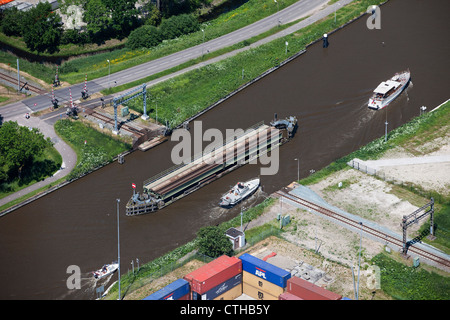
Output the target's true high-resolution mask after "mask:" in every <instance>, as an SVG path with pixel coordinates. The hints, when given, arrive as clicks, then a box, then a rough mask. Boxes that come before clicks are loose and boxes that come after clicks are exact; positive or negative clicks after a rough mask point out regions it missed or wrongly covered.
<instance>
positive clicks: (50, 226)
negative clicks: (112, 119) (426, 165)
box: [0, 0, 450, 299]
mask: <svg viewBox="0 0 450 320" xmlns="http://www.w3.org/2000/svg"><path fill="white" fill-rule="evenodd" d="M449 10H450V2H448V1H446V0H430V1H421V0H408V1H407V0H391V1H389V2H388V3H387V4H386V5H384V6H382V8H381V29H380V30H369V29H368V28H367V26H366V18H365V17H363V18H362V19H359V20H358V21H356V22H354V23H352V24H350V25H348V26H347V27H345V28H344V29H341V30H340V31H338V32H336V33H334V34H332V35H331V36H330V46H329V47H328V48H327V49H323V48H322V44H321V42H318V43H316V44H315V45H313V46H311V47H310V48H309V49H308V51H307V52H306V53H305V54H303V55H301V56H300V57H298V58H297V59H295V60H293V61H292V62H290V63H288V64H287V65H286V66H284V67H282V68H280V69H279V70H277V71H275V72H273V73H272V74H270V75H269V76H267V77H265V78H263V79H262V80H260V81H258V82H256V83H254V84H253V85H251V86H249V87H248V88H246V89H245V90H243V91H242V92H240V93H238V94H236V95H235V96H233V97H232V98H230V99H229V100H227V101H225V102H224V103H222V104H221V105H219V106H218V107H216V108H215V109H213V110H212V111H210V112H207V113H206V114H204V115H202V116H201V117H200V118H199V119H198V120H201V121H203V130H206V129H208V128H219V129H221V130H223V131H224V130H225V129H227V128H243V129H245V128H247V127H249V126H251V125H253V124H255V123H257V122H259V121H261V120H264V122H265V123H269V121H270V120H271V119H272V118H273V115H274V113H277V114H278V116H279V117H280V118H284V117H286V116H289V115H295V116H297V118H298V119H299V130H298V131H297V134H296V136H295V138H294V139H293V140H292V141H290V142H289V143H288V144H285V145H283V146H282V147H281V148H280V169H279V172H278V174H277V175H273V176H261V180H262V185H263V192H259V193H258V194H256V195H255V196H253V197H252V198H251V199H249V201H247V202H245V203H244V205H245V206H250V205H253V204H256V203H259V202H261V201H262V200H263V199H264V197H265V196H267V195H268V194H270V193H271V192H273V191H275V190H277V189H279V188H281V187H283V186H285V185H287V184H289V183H290V182H292V181H293V180H296V178H297V161H295V160H294V159H295V158H299V159H300V176H301V177H304V176H306V175H308V174H309V171H310V170H312V169H313V170H319V169H321V168H322V167H324V166H326V165H327V164H329V163H330V162H332V161H333V160H335V159H338V158H340V157H342V156H344V155H346V154H348V153H350V152H352V151H354V150H356V149H358V148H359V147H360V146H362V145H365V144H367V143H368V142H370V141H371V140H373V139H375V138H378V137H380V136H383V135H384V129H385V124H384V123H385V121H386V119H387V121H388V123H389V124H388V130H392V129H393V128H396V127H398V126H400V125H401V124H403V123H405V122H407V121H409V120H410V119H412V118H413V117H415V116H417V115H418V114H419V111H420V109H419V108H420V107H421V106H423V105H425V106H427V108H428V110H431V109H432V108H433V107H434V106H436V105H438V104H440V103H442V102H443V101H445V100H447V99H448V88H449V83H450V76H449V73H448V71H449V69H450V68H449V59H448V53H449V52H450V45H449V42H448V41H445V39H446V38H447V32H448V30H449V28H448V27H449V23H448V12H449ZM407 68H409V69H410V71H411V74H412V83H411V84H410V86H409V87H408V89H407V90H406V92H404V93H403V94H402V95H401V96H400V97H399V98H398V99H397V100H395V102H393V103H392V104H391V105H390V106H389V107H388V108H387V109H386V110H382V111H373V110H369V109H368V108H367V101H368V98H369V96H370V94H371V92H372V90H373V89H374V88H375V87H376V86H377V85H378V84H379V82H381V81H382V80H385V79H387V78H389V77H391V76H392V75H393V74H394V73H395V72H397V71H401V70H404V69H407ZM174 145H175V144H174V143H172V142H166V143H164V144H162V145H160V146H158V147H156V148H154V149H152V150H149V151H147V152H140V151H137V152H134V153H133V154H131V155H129V156H127V157H126V158H125V164H123V165H120V164H118V163H113V164H110V165H108V166H106V167H104V168H102V169H101V170H98V171H96V172H94V173H92V174H90V175H88V176H86V177H84V178H82V179H79V180H78V181H76V182H74V183H72V184H70V185H68V186H67V187H64V188H62V189H60V190H58V191H56V192H53V193H51V194H49V195H47V196H45V197H43V198H41V199H39V200H37V201H34V202H32V203H30V204H29V205H27V206H24V207H22V208H20V209H18V210H16V211H14V212H12V213H10V214H8V215H6V216H4V217H2V218H1V219H0V256H1V267H0V283H1V289H0V299H94V298H95V288H96V284H95V282H94V281H93V280H92V277H91V275H90V272H91V271H93V270H95V269H97V268H99V267H101V266H102V264H104V263H109V262H111V261H113V260H115V259H117V217H116V199H117V198H119V199H121V202H120V213H121V214H120V240H121V241H120V244H121V262H122V264H121V266H122V267H121V268H122V273H126V272H127V270H128V269H129V270H131V268H132V266H131V261H132V260H134V263H135V266H136V260H135V259H136V258H138V259H139V260H140V262H141V263H144V262H148V261H150V260H152V259H154V258H156V257H158V256H160V255H162V254H164V253H166V252H168V251H170V250H172V249H174V248H176V247H177V246H179V245H182V244H184V243H186V242H188V241H190V240H192V239H193V238H194V237H195V234H196V232H197V231H198V229H199V228H201V227H203V226H207V225H216V224H218V223H220V222H222V221H225V220H228V219H229V218H231V217H234V216H236V215H237V214H238V213H239V208H233V209H231V210H225V209H220V208H218V207H217V203H218V200H219V198H220V195H221V194H222V193H224V192H225V191H227V190H228V189H229V187H230V186H231V185H233V184H235V183H236V182H237V181H238V180H245V179H250V178H252V177H255V176H258V175H259V169H260V167H259V165H246V166H244V167H242V168H240V169H238V170H235V171H234V172H232V173H230V174H228V175H226V176H225V177H223V178H221V179H219V180H217V181H215V182H213V183H212V184H210V185H208V186H206V187H204V188H202V189H200V190H199V191H197V192H195V193H193V194H191V195H189V196H187V197H185V198H183V199H182V200H180V201H177V202H175V203H174V204H171V205H170V206H168V207H167V208H164V209H163V210H161V211H159V212H157V213H154V214H148V215H143V216H138V217H126V216H125V214H124V211H125V203H126V202H127V200H128V199H129V197H130V195H131V193H132V189H131V183H132V182H134V183H136V184H137V185H138V187H139V186H142V182H143V181H144V180H146V179H147V178H149V177H151V176H153V175H154V174H157V173H159V172H160V171H162V170H165V169H167V168H168V167H170V163H171V160H170V153H171V150H172V147H173V146H174ZM70 265H77V266H79V267H80V269H81V272H82V281H81V284H82V289H80V290H72V291H70V290H68V289H67V287H66V280H67V278H68V276H69V274H68V273H67V272H66V271H67V268H68V267H69V266H70ZM116 279H117V275H114V276H113V277H112V278H111V279H110V281H109V283H107V284H105V286H108V285H110V284H111V283H112V282H113V281H115V280H116ZM97 285H98V284H97Z"/></svg>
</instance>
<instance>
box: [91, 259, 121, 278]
mask: <svg viewBox="0 0 450 320" xmlns="http://www.w3.org/2000/svg"><path fill="white" fill-rule="evenodd" d="M118 268H119V264H118V263H117V262H113V263H110V264H105V265H104V266H103V267H101V268H100V269H98V270H97V271H94V272H93V274H94V278H95V279H101V278H103V277H106V276H108V275H110V274H111V273H114V272H115V271H116V270H117V269H118Z"/></svg>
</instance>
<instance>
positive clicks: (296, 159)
mask: <svg viewBox="0 0 450 320" xmlns="http://www.w3.org/2000/svg"><path fill="white" fill-rule="evenodd" d="M294 160H295V161H297V181H299V180H300V158H295V159H294Z"/></svg>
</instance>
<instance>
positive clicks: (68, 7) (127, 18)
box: [0, 0, 211, 53]
mask: <svg viewBox="0 0 450 320" xmlns="http://www.w3.org/2000/svg"><path fill="white" fill-rule="evenodd" d="M144 1H147V2H144V3H143V4H141V3H140V4H137V2H138V0H64V1H61V2H60V9H61V12H62V13H64V14H66V15H67V16H68V21H67V22H66V23H67V24H68V25H72V24H73V22H76V23H75V27H76V28H75V29H67V30H64V29H63V27H62V25H63V24H62V21H61V17H60V16H59V15H58V14H56V13H55V12H53V11H52V8H51V5H50V4H49V3H47V2H45V3H39V4H38V5H37V6H36V7H33V8H32V9H30V10H28V11H24V12H23V11H19V10H17V9H16V8H15V7H14V8H9V9H7V10H4V11H3V12H0V27H1V30H2V32H3V33H4V34H5V35H7V36H19V37H23V39H24V41H25V43H26V45H27V47H28V48H29V49H30V50H32V51H38V52H49V53H53V52H56V51H58V47H59V45H60V44H68V43H73V44H86V43H102V42H104V41H105V40H108V39H123V38H125V37H128V35H129V34H130V32H131V31H133V30H135V29H136V28H138V27H140V26H142V25H147V26H153V27H155V28H156V27H158V26H159V25H160V24H161V25H163V26H164V25H165V26H166V27H167V28H166V27H164V28H163V27H161V28H160V29H158V31H157V32H156V31H155V32H154V30H155V29H154V28H151V30H152V31H151V32H149V30H150V28H149V27H146V28H143V30H141V31H140V32H141V33H142V32H143V31H145V33H147V34H149V33H152V34H155V36H154V37H155V39H157V40H158V39H160V40H159V41H161V39H170V38H173V37H176V36H179V35H180V34H184V33H187V32H188V31H189V30H188V29H187V28H190V29H192V28H193V27H192V25H193V24H192V22H191V20H192V19H193V18H192V17H190V16H187V15H186V14H188V13H191V12H192V11H193V10H195V9H196V8H198V7H200V6H202V5H205V4H207V3H209V2H211V0H144ZM178 15H184V16H183V17H182V18H179V19H178V20H176V21H168V22H166V20H170V19H171V17H174V16H178ZM188 17H190V18H188ZM169 18H170V19H169ZM194 20H195V19H194ZM186 21H189V24H183V23H185V22H186ZM180 23H181V24H183V26H182V27H181V28H180V26H179V24H180ZM174 24H176V25H175V26H174ZM197 24H198V23H197ZM81 25H83V26H84V27H83V29H84V30H82V31H81V30H80V28H81ZM183 28H184V30H183V32H182V33H180V29H183ZM194 29H195V28H194ZM159 31H160V32H159ZM157 42H158V41H157Z"/></svg>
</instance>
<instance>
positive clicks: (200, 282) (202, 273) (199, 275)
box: [184, 255, 242, 294]
mask: <svg viewBox="0 0 450 320" xmlns="http://www.w3.org/2000/svg"><path fill="white" fill-rule="evenodd" d="M241 272H242V262H241V260H240V259H238V258H236V257H228V256H226V255H223V256H221V257H219V258H217V259H215V260H213V261H211V262H210V263H208V264H205V265H204V266H203V267H201V268H199V269H197V270H194V271H192V272H191V273H189V274H187V275H186V276H184V279H185V280H187V281H188V282H189V284H190V286H191V291H195V292H197V293H199V294H203V293H205V292H207V291H209V290H211V289H212V288H214V287H215V286H217V285H219V284H221V283H223V282H225V281H226V280H228V279H230V278H232V277H234V276H235V275H237V274H238V273H241Z"/></svg>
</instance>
